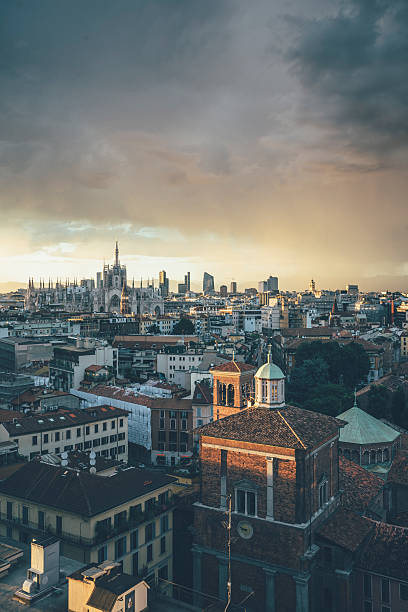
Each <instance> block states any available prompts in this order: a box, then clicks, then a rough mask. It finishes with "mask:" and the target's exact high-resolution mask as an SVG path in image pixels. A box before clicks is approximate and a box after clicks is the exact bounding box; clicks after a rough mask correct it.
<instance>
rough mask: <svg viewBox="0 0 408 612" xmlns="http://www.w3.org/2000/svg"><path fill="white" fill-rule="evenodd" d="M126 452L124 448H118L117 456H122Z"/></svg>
mask: <svg viewBox="0 0 408 612" xmlns="http://www.w3.org/2000/svg"><path fill="white" fill-rule="evenodd" d="M125 452H126V447H125V446H119V448H118V455H124V454H125Z"/></svg>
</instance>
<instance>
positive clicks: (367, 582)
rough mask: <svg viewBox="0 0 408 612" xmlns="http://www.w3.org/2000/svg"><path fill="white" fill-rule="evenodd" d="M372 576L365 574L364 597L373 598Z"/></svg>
mask: <svg viewBox="0 0 408 612" xmlns="http://www.w3.org/2000/svg"><path fill="white" fill-rule="evenodd" d="M371 592H372V590H371V575H370V574H364V597H367V598H371Z"/></svg>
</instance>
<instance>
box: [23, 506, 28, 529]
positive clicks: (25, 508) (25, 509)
mask: <svg viewBox="0 0 408 612" xmlns="http://www.w3.org/2000/svg"><path fill="white" fill-rule="evenodd" d="M23 525H28V508H27V506H23Z"/></svg>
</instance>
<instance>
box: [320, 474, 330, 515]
mask: <svg viewBox="0 0 408 612" xmlns="http://www.w3.org/2000/svg"><path fill="white" fill-rule="evenodd" d="M328 499H329V497H328V482H327V478H326V476H324V477H323V478H322V480H321V481H320V483H319V508H322V507H323V506H324V504H325V503H327V501H328Z"/></svg>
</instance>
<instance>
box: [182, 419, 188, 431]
mask: <svg viewBox="0 0 408 612" xmlns="http://www.w3.org/2000/svg"><path fill="white" fill-rule="evenodd" d="M181 429H187V420H186V419H182V420H181Z"/></svg>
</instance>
